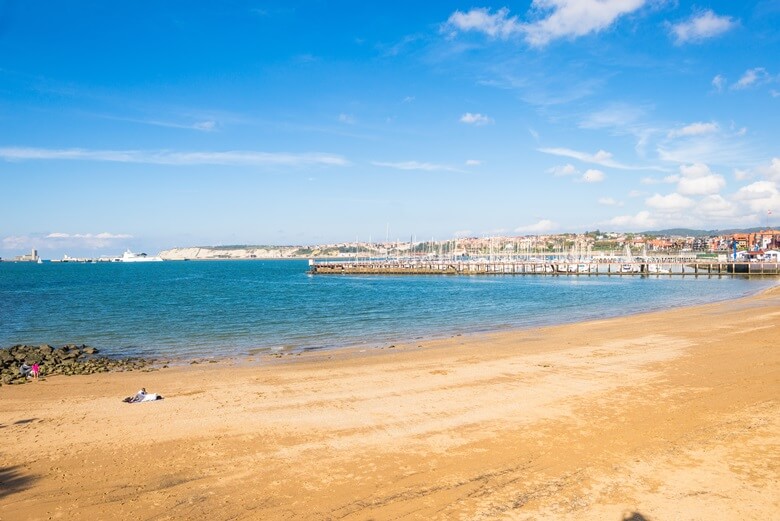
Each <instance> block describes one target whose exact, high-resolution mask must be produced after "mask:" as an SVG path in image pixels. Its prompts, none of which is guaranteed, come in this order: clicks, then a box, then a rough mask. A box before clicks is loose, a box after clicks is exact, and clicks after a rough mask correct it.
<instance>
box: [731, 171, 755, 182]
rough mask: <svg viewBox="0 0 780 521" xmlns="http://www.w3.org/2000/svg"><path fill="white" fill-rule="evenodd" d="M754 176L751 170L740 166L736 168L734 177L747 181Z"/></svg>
mask: <svg viewBox="0 0 780 521" xmlns="http://www.w3.org/2000/svg"><path fill="white" fill-rule="evenodd" d="M752 177H753V173H752V172H750V171H749V170H741V169H739V168H735V169H734V179H736V180H737V181H745V180H747V179H751V178H752Z"/></svg>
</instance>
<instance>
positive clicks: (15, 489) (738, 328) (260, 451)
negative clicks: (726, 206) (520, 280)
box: [0, 287, 780, 521]
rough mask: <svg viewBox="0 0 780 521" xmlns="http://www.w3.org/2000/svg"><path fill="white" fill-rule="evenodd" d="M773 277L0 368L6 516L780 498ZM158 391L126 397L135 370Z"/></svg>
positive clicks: (445, 509)
mask: <svg viewBox="0 0 780 521" xmlns="http://www.w3.org/2000/svg"><path fill="white" fill-rule="evenodd" d="M779 330H780V287H775V288H773V289H771V290H769V291H767V292H764V293H762V294H760V295H757V296H753V297H749V298H745V299H740V300H734V301H728V302H721V303H716V304H710V305H705V306H697V307H692V308H685V309H675V310H670V311H666V312H661V313H652V314H643V315H636V316H631V317H624V318H618V319H610V320H600V321H593V322H583V323H578V324H572V325H566V326H557V327H548V328H536V329H530V330H521V331H514V332H502V333H495V334H483V335H475V336H462V337H461V336H458V337H453V338H450V339H443V340H436V341H432V340H429V341H420V342H419V343H414V344H408V345H401V344H399V345H397V346H396V347H394V348H387V349H374V350H366V351H362V350H357V349H352V350H341V351H331V352H321V353H310V354H306V355H303V356H294V355H289V356H284V357H282V358H273V357H269V356H255V357H247V358H244V359H241V360H232V361H225V362H221V363H218V364H199V365H188V366H186V367H175V368H168V369H163V370H160V371H155V372H131V373H109V374H99V375H91V376H74V377H62V376H60V377H51V378H48V379H46V380H45V381H39V382H33V383H29V384H26V385H15V386H2V387H0V435H2V440H3V443H2V446H0V519H3V520H25V519H47V520H48V519H68V520H70V519H128V520H129V519H147V520H166V519H215V520H223V519H224V520H227V519H231V520H236V519H240V520H244V519H246V520H250V519H264V520H269V519H302V520H331V519H347V520H366V519H377V520H383V519H420V520H422V519H426V520H427V519H447V520H449V519H463V520H479V519H512V520H515V519H517V520H532V519H538V520H541V519H556V520H568V519H571V520H580V519H594V520H627V519H631V520H633V521H640V520H647V521H658V520H669V519H676V520H686V519H689V520H694V519H702V520H704V519H726V520H728V519H734V520H742V519H771V518H773V517H774V516H776V515H777V512H778V511H780V483H778V476H779V473H778V471H779V470H780V407H778V399H779V398H780V364H779V362H780V351H779V348H778V338H780V335H778V332H779ZM142 386H143V387H146V388H147V390H148V391H150V392H156V393H161V394H162V395H164V396H165V399H164V400H162V401H157V402H150V403H142V404H125V403H122V402H121V399H122V398H123V397H124V396H128V395H131V394H133V393H135V391H136V390H137V389H138V388H140V387H142Z"/></svg>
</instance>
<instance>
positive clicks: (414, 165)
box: [371, 161, 463, 172]
mask: <svg viewBox="0 0 780 521" xmlns="http://www.w3.org/2000/svg"><path fill="white" fill-rule="evenodd" d="M371 164H372V165H374V166H381V167H385V168H394V169H396V170H422V171H425V172H440V171H444V172H463V170H460V169H458V168H455V167H452V166H449V165H440V164H437V163H426V162H420V161H398V162H387V161H372V162H371Z"/></svg>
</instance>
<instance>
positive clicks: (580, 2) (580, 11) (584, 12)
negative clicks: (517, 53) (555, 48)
mask: <svg viewBox="0 0 780 521" xmlns="http://www.w3.org/2000/svg"><path fill="white" fill-rule="evenodd" d="M644 4H645V0H534V1H533V3H532V6H531V8H532V10H533V11H534V12H537V13H547V15H546V16H545V17H544V18H541V19H540V20H537V21H536V22H533V23H531V24H528V25H525V26H523V31H524V32H525V39H526V41H527V42H528V43H529V44H531V45H533V46H544V45H547V44H548V43H550V42H551V41H552V40H555V39H558V38H565V37H571V38H574V37H578V36H584V35H586V34H590V33H594V32H599V31H602V30H604V29H606V28H608V27H609V26H611V25H612V24H613V23H614V22H615V21H616V20H617V19H618V18H619V17H620V16H622V15H625V14H628V13H631V12H633V11H636V10H637V9H639V8H640V7H642V6H643V5H644Z"/></svg>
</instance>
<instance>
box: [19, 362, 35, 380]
mask: <svg viewBox="0 0 780 521" xmlns="http://www.w3.org/2000/svg"><path fill="white" fill-rule="evenodd" d="M30 371H32V367H30V366H29V365H27V362H22V367H20V368H19V374H20V375H22V376H24V377H25V378H29V377H30Z"/></svg>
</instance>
